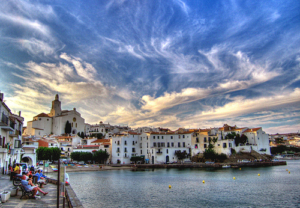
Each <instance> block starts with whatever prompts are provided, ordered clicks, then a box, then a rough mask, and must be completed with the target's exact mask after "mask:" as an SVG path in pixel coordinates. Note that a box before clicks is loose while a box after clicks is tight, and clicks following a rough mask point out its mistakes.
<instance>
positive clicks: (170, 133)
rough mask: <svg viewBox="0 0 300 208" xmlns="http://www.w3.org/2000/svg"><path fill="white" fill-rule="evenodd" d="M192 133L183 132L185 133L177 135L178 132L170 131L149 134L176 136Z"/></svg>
mask: <svg viewBox="0 0 300 208" xmlns="http://www.w3.org/2000/svg"><path fill="white" fill-rule="evenodd" d="M191 133H193V132H189V131H185V132H181V133H178V132H174V131H171V132H150V134H151V135H153V134H158V135H172V134H173V135H176V134H191Z"/></svg>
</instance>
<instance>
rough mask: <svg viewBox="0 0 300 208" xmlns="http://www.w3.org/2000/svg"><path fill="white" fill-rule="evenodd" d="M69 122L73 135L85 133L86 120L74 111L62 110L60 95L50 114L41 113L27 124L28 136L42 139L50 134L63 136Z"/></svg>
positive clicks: (53, 102) (53, 103)
mask: <svg viewBox="0 0 300 208" xmlns="http://www.w3.org/2000/svg"><path fill="white" fill-rule="evenodd" d="M67 121H68V122H69V123H70V124H71V128H72V130H71V134H77V133H78V132H84V133H85V123H84V118H82V117H81V115H80V113H79V112H77V111H76V108H73V110H61V102H60V100H59V96H58V94H56V95H55V99H54V100H53V101H52V108H51V111H50V113H48V114H47V113H40V114H38V115H36V116H35V117H33V120H32V121H28V122H27V129H26V132H24V133H25V134H26V135H30V136H35V137H42V136H45V135H49V134H54V135H61V134H64V133H65V127H66V123H67Z"/></svg>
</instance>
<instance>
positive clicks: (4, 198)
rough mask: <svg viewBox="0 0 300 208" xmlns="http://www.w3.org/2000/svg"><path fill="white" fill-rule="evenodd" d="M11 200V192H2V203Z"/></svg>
mask: <svg viewBox="0 0 300 208" xmlns="http://www.w3.org/2000/svg"><path fill="white" fill-rule="evenodd" d="M9 198H10V192H9V191H3V192H1V202H7V201H8V199H9Z"/></svg>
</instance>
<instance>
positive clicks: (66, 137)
mask: <svg viewBox="0 0 300 208" xmlns="http://www.w3.org/2000/svg"><path fill="white" fill-rule="evenodd" d="M73 137H74V136H56V137H55V138H56V139H70V138H73Z"/></svg>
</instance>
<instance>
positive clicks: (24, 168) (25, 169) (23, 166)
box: [20, 163, 28, 174]
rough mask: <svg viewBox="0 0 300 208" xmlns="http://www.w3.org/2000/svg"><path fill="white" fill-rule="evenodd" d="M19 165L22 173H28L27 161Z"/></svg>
mask: <svg viewBox="0 0 300 208" xmlns="http://www.w3.org/2000/svg"><path fill="white" fill-rule="evenodd" d="M20 166H22V174H24V173H25V174H26V173H28V164H27V163H20Z"/></svg>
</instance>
